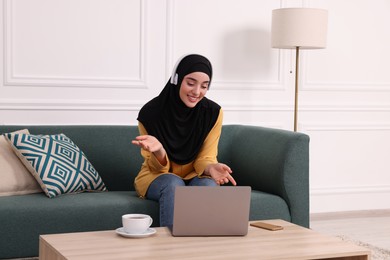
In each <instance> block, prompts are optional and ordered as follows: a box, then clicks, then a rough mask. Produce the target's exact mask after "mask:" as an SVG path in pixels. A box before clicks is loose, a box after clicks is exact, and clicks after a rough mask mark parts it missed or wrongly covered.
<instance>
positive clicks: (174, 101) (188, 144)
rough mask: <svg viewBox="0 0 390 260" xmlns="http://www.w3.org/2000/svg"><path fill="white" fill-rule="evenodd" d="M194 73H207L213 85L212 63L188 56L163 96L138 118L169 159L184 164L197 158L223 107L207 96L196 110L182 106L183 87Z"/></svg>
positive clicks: (142, 111) (200, 57)
mask: <svg viewBox="0 0 390 260" xmlns="http://www.w3.org/2000/svg"><path fill="white" fill-rule="evenodd" d="M192 72H204V73H206V74H207V75H208V76H209V78H210V82H211V77H212V66H211V63H210V61H209V60H208V59H207V58H205V57H203V56H201V55H197V54H191V55H187V56H185V57H184V58H182V59H181V60H179V61H178V63H177V66H176V68H175V69H174V71H173V74H172V77H171V78H170V79H169V81H168V82H167V84H166V85H165V87H164V89H163V90H162V91H161V93H160V94H159V95H158V96H157V97H155V98H154V99H152V100H151V101H149V102H148V103H147V104H146V105H144V106H143V107H142V109H141V111H140V112H139V115H138V121H140V122H141V123H142V124H143V126H144V127H145V129H146V131H147V132H148V134H149V135H152V136H154V137H156V138H157V139H158V140H159V141H160V142H161V144H162V145H163V147H164V148H165V150H166V152H167V154H168V158H169V159H170V160H171V161H173V162H175V163H178V164H181V165H183V164H187V163H189V162H191V161H193V160H194V159H195V158H196V156H197V155H198V153H199V151H200V148H201V147H202V144H203V142H204V140H205V139H206V137H207V135H208V133H209V132H210V130H211V129H212V128H213V126H214V125H215V122H216V121H217V119H218V115H219V111H220V108H221V107H220V106H219V105H218V104H216V103H214V102H213V101H211V100H209V99H207V98H206V97H203V98H202V100H200V101H199V102H198V104H196V106H195V107H193V108H189V107H187V106H186V105H185V104H184V103H183V101H182V100H181V99H180V96H179V90H180V86H181V83H182V81H183V79H184V77H185V76H186V75H188V74H190V73H192ZM209 86H210V83H209Z"/></svg>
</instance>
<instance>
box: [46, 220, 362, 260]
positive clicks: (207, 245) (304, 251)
mask: <svg viewBox="0 0 390 260" xmlns="http://www.w3.org/2000/svg"><path fill="white" fill-rule="evenodd" d="M263 222H266V223H272V224H276V225H280V226H283V230H278V231H268V230H265V229H260V228H256V227H252V226H249V229H248V235H246V236H238V237H230V236H226V237H225V236H223V237H173V236H172V235H171V232H170V231H169V229H167V228H165V227H160V228H156V230H157V232H156V233H155V234H153V235H151V236H149V237H144V238H126V237H122V236H120V235H118V234H117V233H116V232H115V230H110V231H96V232H81V233H65V234H53V235H42V236H41V237H40V253H39V254H40V259H41V260H45V259H130V258H134V259H186V258H196V259H240V258H241V259H259V258H262V259H323V258H335V259H359V260H363V259H370V251H369V250H368V249H366V248H364V247H359V246H356V245H353V244H351V243H348V242H344V241H342V240H341V239H340V238H337V237H332V236H328V235H323V234H320V233H317V232H315V231H312V230H310V229H307V228H303V227H300V226H297V225H295V224H292V223H289V222H286V221H283V220H265V221H263Z"/></svg>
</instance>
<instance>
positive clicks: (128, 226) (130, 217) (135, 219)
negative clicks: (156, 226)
mask: <svg viewBox="0 0 390 260" xmlns="http://www.w3.org/2000/svg"><path fill="white" fill-rule="evenodd" d="M152 223H153V219H152V218H151V217H150V216H149V215H145V214H126V215H123V216H122V224H123V229H124V230H125V232H126V233H129V234H143V233H145V232H146V230H148V228H149V227H150V225H152Z"/></svg>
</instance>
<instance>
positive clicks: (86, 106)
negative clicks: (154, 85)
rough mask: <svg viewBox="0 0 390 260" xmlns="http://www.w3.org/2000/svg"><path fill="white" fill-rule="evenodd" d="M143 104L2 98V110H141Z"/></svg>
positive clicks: (122, 101)
mask: <svg viewBox="0 0 390 260" xmlns="http://www.w3.org/2000/svg"><path fill="white" fill-rule="evenodd" d="M143 105H144V102H143V101H136V102H134V101H127V100H116V101H114V100H99V101H97V100H65V99H50V100H44V99H33V100H26V99H13V100H0V110H49V111H58V110H65V111H139V110H140V109H141V107H142V106H143Z"/></svg>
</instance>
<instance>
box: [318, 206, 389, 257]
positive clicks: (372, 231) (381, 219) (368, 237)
mask: <svg viewBox="0 0 390 260" xmlns="http://www.w3.org/2000/svg"><path fill="white" fill-rule="evenodd" d="M310 225H311V226H310V227H311V229H313V230H315V231H318V232H321V233H325V234H329V235H334V236H340V235H341V236H346V237H348V238H350V239H353V240H359V241H362V242H365V243H368V244H371V245H373V246H376V247H380V248H383V249H387V250H390V209H389V210H378V211H357V212H340V213H317V214H311V221H310Z"/></svg>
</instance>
